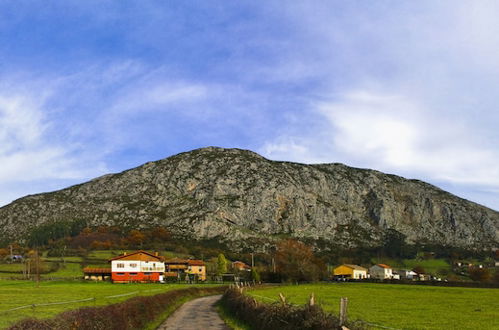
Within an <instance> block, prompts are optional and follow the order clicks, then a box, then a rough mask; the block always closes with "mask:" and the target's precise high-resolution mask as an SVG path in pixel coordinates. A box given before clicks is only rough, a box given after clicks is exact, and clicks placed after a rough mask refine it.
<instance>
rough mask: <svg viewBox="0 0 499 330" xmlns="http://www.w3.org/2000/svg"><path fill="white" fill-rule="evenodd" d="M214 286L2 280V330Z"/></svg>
mask: <svg viewBox="0 0 499 330" xmlns="http://www.w3.org/2000/svg"><path fill="white" fill-rule="evenodd" d="M212 286H213V285H208V284H202V285H186V284H153V283H151V284H120V285H117V284H114V285H113V284H112V283H109V282H75V281H72V282H55V281H42V282H40V285H39V287H37V286H36V283H34V282H32V281H19V280H14V281H5V280H4V281H0V329H4V328H6V327H7V326H9V325H11V324H12V323H13V322H15V321H18V320H21V319H24V318H26V317H33V318H40V319H45V318H50V317H53V316H55V315H57V314H59V313H61V312H63V311H68V310H73V309H77V308H81V307H84V306H102V305H109V304H115V303H118V302H122V301H125V300H127V299H130V298H132V297H135V296H138V295H140V296H149V295H155V294H158V293H162V292H168V291H171V290H177V289H185V288H190V287H202V288H208V287H212ZM88 298H95V300H90V301H84V302H76V303H67V304H57V305H48V306H35V307H28V308H23V309H19V310H14V311H9V312H4V311H6V310H9V309H13V308H17V307H21V306H26V305H33V304H35V305H36V304H47V303H58V302H69V301H75V300H83V299H88Z"/></svg>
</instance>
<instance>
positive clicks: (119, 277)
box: [111, 272, 162, 283]
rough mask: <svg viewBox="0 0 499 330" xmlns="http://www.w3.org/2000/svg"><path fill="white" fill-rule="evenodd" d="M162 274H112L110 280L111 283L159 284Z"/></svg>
mask: <svg viewBox="0 0 499 330" xmlns="http://www.w3.org/2000/svg"><path fill="white" fill-rule="evenodd" d="M160 275H162V273H157V272H155V273H152V272H151V273H144V272H113V273H112V274H111V278H112V280H113V283H128V282H159V280H160Z"/></svg>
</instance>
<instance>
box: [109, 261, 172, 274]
mask: <svg viewBox="0 0 499 330" xmlns="http://www.w3.org/2000/svg"><path fill="white" fill-rule="evenodd" d="M111 270H112V272H113V273H114V272H120V273H123V272H125V273H130V272H131V273H134V272H164V271H165V264H164V263H163V262H160V261H141V260H113V261H111Z"/></svg>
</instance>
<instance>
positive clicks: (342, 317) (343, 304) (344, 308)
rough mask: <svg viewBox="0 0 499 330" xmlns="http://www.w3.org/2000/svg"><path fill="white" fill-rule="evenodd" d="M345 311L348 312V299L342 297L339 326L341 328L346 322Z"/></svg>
mask: <svg viewBox="0 0 499 330" xmlns="http://www.w3.org/2000/svg"><path fill="white" fill-rule="evenodd" d="M347 311H348V298H347V297H342V298H341V299H340V326H343V325H344V324H345V323H346V322H347Z"/></svg>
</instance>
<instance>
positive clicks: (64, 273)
mask: <svg viewBox="0 0 499 330" xmlns="http://www.w3.org/2000/svg"><path fill="white" fill-rule="evenodd" d="M125 251H126V252H131V250H125ZM122 252H124V251H114V250H96V251H91V252H89V253H88V255H86V256H85V257H79V256H70V257H64V258H62V257H47V256H46V255H44V256H42V257H41V269H42V274H41V277H42V278H58V279H64V278H65V279H68V280H70V279H71V280H73V279H76V278H82V277H83V268H84V267H102V268H109V267H111V265H110V264H109V262H108V260H109V259H111V258H113V257H116V256H117V255H119V254H121V253H122ZM160 255H162V256H164V257H166V258H173V257H175V256H176V257H180V258H183V257H186V255H185V254H182V253H174V252H171V251H160ZM23 268H24V265H23V264H21V263H11V264H9V263H5V262H3V263H0V279H11V278H22V277H23V275H22V271H23ZM34 271H35V268H34V264H32V269H31V273H32V275H33V276H34Z"/></svg>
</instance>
